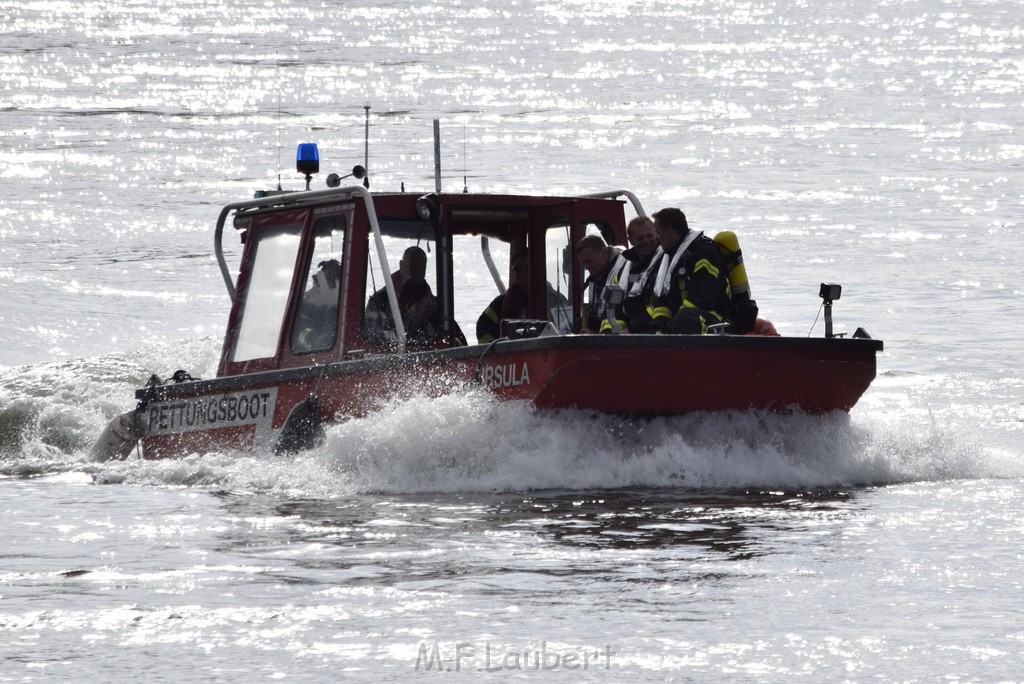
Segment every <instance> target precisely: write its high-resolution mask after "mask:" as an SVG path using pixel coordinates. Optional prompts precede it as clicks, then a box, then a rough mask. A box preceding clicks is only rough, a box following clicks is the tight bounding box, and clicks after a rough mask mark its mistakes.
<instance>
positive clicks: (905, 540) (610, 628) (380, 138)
mask: <svg viewBox="0 0 1024 684" xmlns="http://www.w3.org/2000/svg"><path fill="white" fill-rule="evenodd" d="M0 8H2V11H3V16H4V17H5V21H4V22H3V25H2V26H0V76H2V78H0V124H2V125H0V183H2V190H0V239H2V241H0V325H2V330H3V344H2V345H0V364H3V365H2V367H0V490H2V492H3V495H2V500H3V503H2V504H0V511H2V513H0V521H2V523H3V528H4V533H3V534H4V537H3V540H4V544H3V551H0V556H2V562H0V633H2V634H3V635H4V638H3V639H0V644H3V645H0V656H2V657H0V675H2V676H0V679H4V680H6V681H52V680H55V679H63V678H69V679H70V678H74V679H78V680H84V681H111V680H115V679H121V678H124V677H129V676H138V675H139V674H140V673H145V674H146V675H147V676H149V677H151V678H153V679H156V680H162V679H169V678H171V677H173V678H175V679H177V680H183V681H199V680H203V681H206V680H220V681H251V680H252V679H253V678H256V679H269V678H275V679H295V680H303V681H335V680H339V679H353V680H358V681H381V680H392V681H405V680H407V679H408V678H410V677H413V676H416V675H417V673H418V672H419V673H420V675H421V676H423V673H424V672H426V671H428V668H430V669H429V671H430V672H431V673H432V674H433V673H434V672H436V670H437V668H439V667H440V668H443V669H447V670H449V676H450V677H456V678H457V677H465V678H467V679H469V678H476V677H478V676H479V675H481V674H483V675H485V676H489V677H492V678H495V679H503V678H508V677H509V676H517V677H520V678H523V679H532V678H552V679H559V678H560V679H564V680H572V681H576V680H580V679H583V680H588V681H625V680H632V681H636V680H645V679H647V680H665V679H678V680H694V681H734V680H737V679H747V680H755V681H762V680H764V681H783V680H786V681H789V680H792V679H804V680H808V681H825V680H849V681H866V680H872V679H881V680H901V681H934V680H936V679H939V678H948V679H950V680H953V681H958V680H959V681H963V680H968V681H993V680H1008V679H1010V680H1012V679H1015V678H1018V677H1019V673H1020V672H1021V671H1022V667H1024V662H1022V657H1021V655H1020V653H1021V641H1022V639H1024V622H1022V619H1021V615H1022V614H1024V602H1022V599H1021V591H1020V589H1021V586H1020V581H1019V580H1018V578H1017V572H1016V568H1017V567H1018V566H1019V565H1020V559H1021V556H1022V553H1024V548H1022V543H1021V541H1020V536H1021V535H1020V530H1021V529H1022V527H1024V516H1022V514H1021V512H1020V511H1021V510H1022V509H1024V505H1022V504H1024V495H1022V491H1021V490H1022V487H1021V483H1022V481H1024V480H1022V475H1024V452H1022V450H1021V446H1020V444H1021V435H1022V430H1024V372H1022V371H1024V368H1022V362H1021V360H1020V358H1019V353H1018V352H1017V346H1018V338H1020V336H1021V333H1022V332H1024V326H1022V325H1021V323H1020V313H1021V298H1022V294H1024V288H1022V286H1021V284H1020V277H1019V272H1018V271H1019V269H1018V268H1017V261H1018V257H1019V255H1020V254H1021V253H1022V252H1024V238H1022V237H1021V226H1020V219H1019V216H1020V214H1021V207H1022V201H1021V197H1022V196H1024V187H1022V180H1021V179H1022V176H1021V171H1020V169H1021V163H1022V161H1021V160H1022V158H1024V144H1022V143H1021V121H1022V120H1024V119H1022V107H1024V85H1022V84H1024V57H1022V55H1024V10H1022V8H1021V7H1020V6H1019V4H1018V3H1014V2H1009V1H1007V0H993V1H988V2H986V1H982V2H973V3H964V2H962V0H949V1H938V0H928V1H923V0H922V1H919V2H913V1H909V0H908V1H905V2H875V3H871V4H869V5H858V6H848V5H846V4H841V3H828V2H826V3H798V4H796V5H792V6H783V5H781V4H778V3H774V4H772V3H759V2H713V3H696V4H695V3H668V2H666V3H657V2H640V1H637V2H615V3H611V2H572V1H567V0H561V1H555V2H545V3H534V2H517V1H515V0H512V1H510V2H503V3H496V2H480V3H455V2H453V3H436V4H423V3H412V2H391V3H358V2H346V3H314V4H312V5H310V4H308V3H307V4H302V3H288V2H286V3H276V4H274V5H267V4H264V3H244V2H239V3H227V4H225V3H215V2H185V1H183V0H168V1H158V2H151V3H148V4H124V5H123V6H110V5H109V3H89V2H85V3H82V2H79V3H59V2H58V3H53V2H51V3H25V2H4V1H3V0H0ZM367 104H369V105H370V106H371V107H372V109H371V118H370V164H369V167H370V172H371V189H374V190H394V189H397V188H398V187H399V185H400V184H401V183H405V185H406V187H407V188H409V189H416V188H420V187H422V188H424V189H429V188H431V187H432V186H433V177H432V173H433V164H432V160H431V151H432V148H431V140H430V136H431V126H430V121H431V119H433V118H440V119H441V121H442V133H443V136H444V166H445V188H446V189H447V190H452V191H461V189H462V187H463V183H464V181H463V177H465V183H466V184H468V186H469V188H470V189H471V190H482V191H495V192H498V191H510V192H522V191H525V192H547V191H553V192H596V191H600V190H606V189H610V188H620V187H625V188H629V189H632V190H633V191H635V192H636V193H637V194H638V195H639V196H640V197H641V199H642V200H643V201H644V203H645V205H646V207H647V208H648V210H649V211H651V210H655V209H658V208H661V207H663V206H680V207H682V208H683V209H684V211H686V213H687V215H688V216H689V218H690V220H691V223H692V225H694V226H696V227H697V228H700V229H704V230H708V231H712V232H713V231H715V230H718V229H725V228H728V229H730V230H734V231H736V232H737V233H738V234H739V235H740V238H741V240H742V242H743V248H744V252H745V254H746V259H747V267H748V270H749V272H750V275H751V279H752V285H753V289H754V294H755V296H756V298H757V299H758V301H759V303H760V304H761V308H762V311H764V312H765V313H766V314H767V315H768V316H769V317H770V318H771V319H772V320H773V321H774V322H775V324H776V326H777V327H778V328H779V329H780V330H781V331H783V332H784V333H788V334H795V335H802V334H807V333H808V331H811V330H812V327H814V326H815V316H816V314H817V308H818V304H819V300H818V299H817V297H816V294H817V291H818V284H819V283H820V282H823V281H834V282H838V283H841V284H842V285H843V286H844V290H843V298H842V299H841V300H840V301H839V302H837V303H836V311H835V313H836V318H837V328H838V329H839V330H841V331H846V332H849V331H852V330H853V329H855V328H856V327H857V326H863V327H865V328H866V329H867V330H868V331H869V332H871V333H872V334H873V335H875V336H876V337H880V338H882V339H884V340H885V343H886V351H885V352H884V354H882V355H881V357H880V359H879V370H880V375H879V378H878V379H877V381H876V382H875V384H874V385H873V386H872V388H871V389H870V390H869V392H868V393H867V395H865V397H864V399H863V400H862V401H861V403H860V404H859V405H858V406H857V407H855V409H854V410H853V412H852V413H851V415H850V416H849V417H847V416H825V417H819V418H809V417H802V416H786V417H779V416H765V415H748V414H737V415H725V416H690V417H686V418H680V419H673V420H656V421H651V422H647V423H624V422H622V421H620V420H616V419H608V418H602V417H597V416H591V415H579V414H572V413H569V414H555V415H537V414H533V413H530V412H529V411H527V410H525V409H524V408H523V407H519V406H514V405H496V404H494V403H492V402H491V401H489V400H488V399H487V397H485V396H483V395H466V396H456V397H450V398H447V399H445V400H443V401H440V402H438V401H428V400H426V399H416V398H414V399H412V400H410V401H407V402H404V403H400V404H394V405H389V406H387V407H385V409H384V410H383V411H381V412H379V413H378V414H374V415H372V416H370V417H368V418H366V419H362V420H356V421H351V422H349V423H346V424H344V425H341V426H337V427H335V428H333V429H332V430H331V431H330V434H329V435H328V441H327V444H326V445H325V446H324V447H323V448H322V449H319V450H317V451H315V452H311V453H308V454H304V455H302V456H299V457H295V458H291V459H283V458H275V457H271V456H269V455H266V454H262V455H257V456H239V455H237V454H209V455H205V456H203V457H198V456H196V457H192V458H188V459H184V460H182V461H175V462H168V463H140V462H137V461H128V462H123V463H111V464H94V463H90V462H89V461H88V459H87V456H86V451H87V449H88V446H89V445H90V444H91V442H92V441H93V440H94V439H95V437H96V436H97V435H98V433H99V432H100V430H101V429H102V427H103V425H104V424H105V422H106V420H107V419H108V418H109V417H110V416H111V415H114V414H116V413H119V412H121V411H124V410H127V408H129V407H130V405H131V396H132V389H133V388H134V387H135V386H137V385H139V384H141V383H143V382H145V380H146V378H148V376H149V374H150V373H153V372H157V373H161V374H164V375H166V374H168V373H169V372H170V371H173V370H174V369H177V368H187V369H190V370H191V371H192V372H193V374H195V375H200V376H209V375H211V374H212V373H213V371H214V369H215V366H216V360H217V357H218V354H219V344H220V335H221V332H222V329H223V326H224V324H225V318H226V313H227V297H226V295H225V293H224V290H223V283H222V282H221V281H220V275H219V273H218V272H217V269H216V265H215V263H214V260H213V256H212V249H211V243H212V227H213V221H214V220H215V217H216V214H217V212H218V211H219V208H220V206H221V205H223V204H225V203H227V202H229V201H235V200H238V199H243V198H245V197H248V196H250V195H251V193H252V191H253V190H254V189H257V188H262V187H270V186H272V185H274V184H276V183H277V178H278V174H281V176H282V182H283V184H284V185H285V186H286V187H292V188H297V187H299V184H300V183H301V179H300V178H299V177H297V175H296V174H294V172H293V171H292V166H291V159H292V154H293V151H294V147H295V144H296V143H298V142H300V141H307V140H315V141H316V142H318V143H319V145H320V148H321V156H322V162H323V168H324V172H325V174H326V173H327V172H329V171H332V170H336V171H339V172H343V171H344V170H345V169H347V168H348V167H350V166H351V165H352V164H354V163H359V162H362V161H363V159H362V155H363V138H362V136H363V123H364V120H363V116H364V109H363V107H364V105H367ZM465 325H466V324H465V323H464V325H463V327H464V328H465ZM812 334H815V335H820V334H821V322H820V321H819V322H818V323H817V326H816V327H814V331H813V333H812ZM417 667H418V668H419V670H417Z"/></svg>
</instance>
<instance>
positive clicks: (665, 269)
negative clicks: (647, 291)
mask: <svg viewBox="0 0 1024 684" xmlns="http://www.w3.org/2000/svg"><path fill="white" fill-rule="evenodd" d="M703 234H704V233H702V232H700V231H699V230H691V231H690V232H689V234H688V235H687V236H686V237H685V238H683V241H682V242H681V243H680V244H679V247H678V249H676V252H675V254H673V255H672V258H671V259H668V258H666V257H667V255H662V257H661V265H660V266H659V267H658V279H657V280H655V281H654V296H655V297H664V296H665V295H666V294H668V291H669V288H670V287H672V274H673V273H675V270H676V266H678V265H679V260H680V259H682V258H683V254H684V253H685V252H686V250H687V249H689V247H690V245H691V244H693V241H694V240H696V239H697V238H698V237H700V236H701V235H703Z"/></svg>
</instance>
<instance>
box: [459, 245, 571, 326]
mask: <svg viewBox="0 0 1024 684" xmlns="http://www.w3.org/2000/svg"><path fill="white" fill-rule="evenodd" d="M529 264H530V262H529V259H528V258H527V254H526V252H525V251H520V252H516V254H515V255H514V256H513V257H512V264H511V267H510V269H509V278H508V289H507V290H505V292H504V293H503V294H500V295H498V296H497V297H495V298H494V299H493V300H491V303H490V304H488V305H487V308H486V309H484V312H483V313H482V314H480V317H479V318H478V319H477V321H476V340H477V342H478V343H479V344H489V343H491V342H493V341H494V340H496V339H498V338H499V337H501V321H503V320H508V319H521V318H530V293H529V286H530V266H529ZM545 303H546V307H547V314H548V316H547V318H548V320H549V321H552V322H557V321H559V320H561V319H562V318H565V317H566V316H567V315H568V314H565V313H564V312H566V311H568V310H569V309H570V304H569V300H568V299H567V298H566V296H565V295H564V294H562V293H561V292H558V291H556V290H555V288H553V287H552V286H551V283H547V294H546V302H545Z"/></svg>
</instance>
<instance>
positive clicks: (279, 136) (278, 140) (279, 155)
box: [277, 60, 281, 190]
mask: <svg viewBox="0 0 1024 684" xmlns="http://www.w3.org/2000/svg"><path fill="white" fill-rule="evenodd" d="M277 189H278V190H280V189H281V62H280V60H279V61H278V62H277Z"/></svg>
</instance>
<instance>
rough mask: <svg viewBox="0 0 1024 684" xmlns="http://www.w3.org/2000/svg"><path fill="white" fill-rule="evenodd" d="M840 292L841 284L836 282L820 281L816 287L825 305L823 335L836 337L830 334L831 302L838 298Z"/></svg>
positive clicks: (841, 291) (841, 292)
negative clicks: (819, 284) (818, 286)
mask: <svg viewBox="0 0 1024 684" xmlns="http://www.w3.org/2000/svg"><path fill="white" fill-rule="evenodd" d="M842 294H843V286H842V285H837V284H836V283H822V284H821V287H820V288H819V289H818V296H819V297H821V298H822V300H823V302H824V306H825V337H837V335H833V334H832V302H834V301H835V300H837V299H839V297H840V296H842ZM838 337H842V335H841V334H840V335H838Z"/></svg>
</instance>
